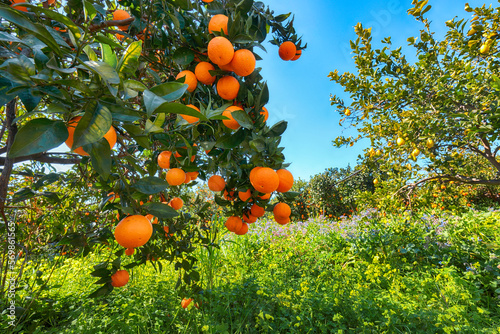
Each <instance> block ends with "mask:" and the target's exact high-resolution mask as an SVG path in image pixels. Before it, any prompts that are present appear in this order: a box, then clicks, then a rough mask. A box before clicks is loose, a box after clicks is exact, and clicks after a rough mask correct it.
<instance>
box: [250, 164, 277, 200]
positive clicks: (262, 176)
mask: <svg viewBox="0 0 500 334" xmlns="http://www.w3.org/2000/svg"><path fill="white" fill-rule="evenodd" d="M250 183H251V184H252V186H253V187H254V188H255V189H256V190H257V191H259V192H261V193H266V194H267V193H272V192H273V191H275V190H276V189H277V188H278V186H279V183H280V179H279V176H278V174H276V172H275V171H274V170H273V169H271V168H269V167H262V168H259V169H258V170H256V171H255V172H253V173H252V172H250Z"/></svg>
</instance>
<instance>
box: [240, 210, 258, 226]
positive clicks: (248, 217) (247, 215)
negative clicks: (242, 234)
mask: <svg viewBox="0 0 500 334" xmlns="http://www.w3.org/2000/svg"><path fill="white" fill-rule="evenodd" d="M243 220H244V221H245V222H246V223H247V224H253V223H255V222H256V221H257V217H255V216H254V215H252V214H250V213H249V212H247V213H245V214H244V215H243Z"/></svg>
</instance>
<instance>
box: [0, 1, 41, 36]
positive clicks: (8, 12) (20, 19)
mask: <svg viewBox="0 0 500 334" xmlns="http://www.w3.org/2000/svg"><path fill="white" fill-rule="evenodd" d="M0 17H1V18H2V19H4V20H7V21H9V22H12V23H14V24H15V25H16V26H18V27H20V28H23V29H24V30H28V31H36V27H35V25H34V24H33V23H32V22H31V21H30V20H28V19H27V17H26V16H25V15H23V14H21V13H19V11H18V10H16V9H13V8H11V7H7V6H3V7H0Z"/></svg>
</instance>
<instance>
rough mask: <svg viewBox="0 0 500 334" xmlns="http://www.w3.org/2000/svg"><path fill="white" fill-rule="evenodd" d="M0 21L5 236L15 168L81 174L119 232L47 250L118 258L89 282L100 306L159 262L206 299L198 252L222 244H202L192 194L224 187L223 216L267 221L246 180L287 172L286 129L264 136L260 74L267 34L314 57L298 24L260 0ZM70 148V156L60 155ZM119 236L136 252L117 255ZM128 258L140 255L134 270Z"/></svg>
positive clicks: (43, 10) (124, 5)
mask: <svg viewBox="0 0 500 334" xmlns="http://www.w3.org/2000/svg"><path fill="white" fill-rule="evenodd" d="M9 5H10V6H9ZM215 16H217V22H214V25H210V21H211V18H212V17H215ZM0 18H1V19H0V20H1V23H2V25H1V27H0V29H1V30H0V51H1V52H0V105H1V106H2V107H1V110H2V120H3V123H2V124H3V128H2V144H3V147H2V148H1V151H2V152H3V153H7V156H6V157H5V158H2V159H1V163H2V165H3V171H2V174H1V175H0V213H1V216H2V218H3V221H4V224H2V226H1V229H2V232H3V235H4V236H6V235H7V232H8V230H9V228H10V223H11V221H12V219H9V218H7V217H8V216H9V213H11V211H9V210H11V207H10V206H8V205H6V203H7V204H8V203H9V201H11V198H10V197H9V195H8V186H9V179H10V176H11V174H12V171H13V168H14V166H15V164H16V163H19V162H23V161H40V162H46V163H58V164H76V166H77V167H78V168H77V169H76V170H78V173H79V176H78V177H80V181H81V182H80V185H82V186H83V188H84V187H85V186H86V187H92V189H93V190H98V191H99V192H100V194H101V198H102V200H101V203H100V204H99V205H98V206H97V208H96V209H97V210H100V211H102V212H107V213H109V212H115V213H117V215H118V217H119V219H120V220H122V221H121V222H120V229H116V228H115V223H113V222H112V221H111V220H110V221H107V222H105V223H104V224H101V223H99V224H95V228H94V230H93V231H86V232H91V233H92V238H93V240H94V241H95V242H92V243H90V242H89V240H88V236H89V235H88V234H85V235H83V234H82V233H80V232H79V231H78V230H76V231H72V233H70V234H69V233H68V234H65V233H61V235H62V238H59V239H57V240H51V242H58V245H66V246H67V247H68V248H71V247H72V248H76V250H78V251H81V250H82V249H84V250H85V252H88V251H90V250H91V249H92V246H93V245H95V244H103V243H104V244H107V245H110V246H111V247H112V249H113V251H114V254H115V257H114V259H112V258H111V257H110V259H109V260H108V261H106V262H103V263H101V264H100V265H98V266H96V267H95V268H94V269H95V270H94V271H93V272H92V275H93V276H96V277H98V278H99V279H98V282H97V283H100V284H101V287H100V288H99V289H98V290H97V291H95V292H94V293H93V294H92V295H93V296H99V295H103V294H106V293H109V292H110V291H111V290H112V289H113V285H112V279H111V277H112V275H113V274H115V273H116V272H117V271H118V270H122V269H123V268H124V269H130V268H133V267H135V266H138V265H141V264H144V263H146V262H147V261H154V260H157V259H166V260H169V261H171V262H175V268H176V269H178V270H179V281H178V285H180V284H181V283H182V281H184V282H185V283H186V284H187V285H188V286H191V287H192V289H193V290H197V289H199V287H198V285H197V284H196V281H197V280H199V274H198V273H197V272H196V270H195V269H194V263H195V261H196V259H195V257H194V256H192V252H193V250H194V249H195V248H196V247H197V246H200V245H201V246H206V247H208V245H210V244H212V242H213V240H210V239H208V238H207V237H206V236H207V234H205V233H204V229H205V228H206V226H205V225H204V221H205V220H206V219H207V214H206V213H205V210H206V208H207V206H208V205H209V203H205V202H206V201H205V198H203V196H201V197H200V196H198V197H197V198H194V199H190V198H188V197H190V196H191V195H196V192H193V191H187V188H190V187H193V185H195V184H196V182H197V181H195V180H200V179H201V180H207V179H208V178H209V177H210V176H211V175H215V174H217V175H221V176H222V177H223V178H224V181H225V188H224V189H223V191H220V192H217V193H216V194H215V201H216V203H217V204H219V205H220V206H221V207H223V209H224V211H225V213H226V215H227V216H237V217H243V218H245V217H246V218H255V217H251V214H250V209H251V207H252V205H254V204H257V205H258V206H260V207H261V208H266V207H267V209H268V210H269V211H272V205H271V203H270V202H269V197H270V195H271V194H269V193H268V194H263V193H259V192H258V190H256V189H255V188H254V187H253V186H252V184H251V182H250V177H249V176H250V171H252V170H253V169H254V168H255V167H265V168H270V170H272V171H273V172H272V173H275V172H274V170H279V169H283V168H285V167H286V166H287V165H286V164H285V161H284V156H283V154H282V151H283V148H282V147H280V146H279V144H280V139H281V137H280V136H281V134H282V133H283V132H284V131H285V129H286V126H287V124H286V122H285V121H281V122H279V123H277V124H275V125H274V126H272V127H269V126H268V125H267V123H266V120H267V116H268V111H267V109H265V107H264V105H265V104H266V103H267V101H268V99H269V90H268V87H267V85H266V83H265V81H264V80H263V78H262V76H261V75H260V71H259V68H258V67H255V66H256V60H259V59H260V57H259V56H258V54H257V53H256V52H257V51H258V50H262V51H265V48H264V46H263V44H262V43H263V42H264V41H265V40H266V38H267V37H268V34H269V32H272V33H273V38H272V40H271V43H272V44H275V45H281V44H282V43H284V42H292V43H293V44H295V51H294V52H295V53H296V54H295V56H294V57H293V59H291V60H296V59H298V58H299V57H300V55H301V53H302V49H304V48H305V46H302V45H301V41H300V38H298V37H297V35H296V33H295V30H294V28H293V19H291V18H290V14H283V15H277V16H275V15H274V13H273V12H272V11H271V10H270V9H269V8H267V7H266V6H265V4H264V3H263V2H260V1H253V0H243V1H239V0H238V1H236V0H214V1H212V2H209V3H205V2H202V1H188V0H167V1H153V2H148V3H143V2H141V1H137V0H133V1H129V0H125V1H122V2H120V3H119V4H117V3H114V2H110V1H106V2H105V3H102V2H97V1H86V2H81V1H75V0H69V1H68V2H67V3H64V5H62V4H61V3H59V2H53V1H52V2H51V1H49V2H42V3H30V2H29V1H28V2H26V3H22V6H20V5H19V4H10V3H8V1H6V0H2V3H1V4H0ZM209 26H211V27H214V28H211V29H209ZM209 30H210V31H209ZM276 56H278V52H277V50H276ZM64 143H66V145H68V147H69V148H70V149H71V152H67V153H54V151H53V149H54V148H56V147H59V145H61V144H64ZM115 143H116V144H115ZM162 152H166V153H162ZM159 156H160V158H159ZM159 164H160V166H161V167H160V166H159ZM263 170H266V171H267V169H263ZM272 173H271V174H272ZM261 174H262V173H261ZM276 175H278V174H276ZM267 177H268V175H267V174H266V176H265V177H264V176H263V177H261V179H258V180H257V181H255V182H257V183H258V182H260V183H262V182H264V183H265V182H266V178H267ZM277 177H278V176H274V175H273V177H272V178H273V182H275V181H276V178H277ZM278 179H279V180H280V181H279V182H281V181H282V180H281V179H280V178H279V177H278ZM283 182H284V181H283ZM289 182H290V178H288V179H287V180H286V183H287V185H288V183H289ZM260 183H259V184H260ZM278 186H280V189H284V188H283V187H281V185H277V186H276V189H277V188H278ZM290 187H291V184H290ZM285 188H287V190H286V191H284V192H279V193H278V194H277V196H274V197H273V198H276V199H278V201H280V202H284V201H287V200H289V199H291V198H293V197H294V196H295V195H296V194H294V193H293V192H290V191H288V186H287V187H285ZM265 189H269V191H272V192H274V191H275V188H273V189H270V188H269V187H265ZM23 191H25V192H26V193H29V191H30V190H29V189H23ZM224 193H226V196H223V194H224ZM239 193H244V194H246V197H244V199H242V197H239V198H238V196H237V195H238V194H239ZM235 194H236V195H235ZM231 195H233V196H231ZM14 196H17V198H18V199H19V196H20V195H19V194H18V193H16V194H14ZM174 197H178V198H180V199H182V201H180V200H178V199H176V201H177V203H182V202H183V203H193V206H194V207H191V208H190V209H189V211H184V210H183V209H182V208H180V209H179V207H178V206H177V209H178V210H175V209H174V208H172V207H171V206H170V205H169V203H171V202H170V201H171V200H172V199H173V198H174ZM61 200H63V199H61ZM147 215H149V216H147ZM103 216H104V215H101V217H103ZM144 216H147V218H148V219H149V220H150V222H151V223H152V230H151V231H150V230H149V227H147V224H145V223H144V220H143V219H142V218H141V217H144ZM126 217H132V219H126V220H125V218H126ZM251 220H252V219H250V221H251ZM131 221H132V222H136V223H137V224H135V223H131ZM201 222H203V224H202V223H201ZM243 225H244V226H246V227H247V225H246V223H243ZM63 230H64V231H66V229H63ZM113 230H115V237H116V239H117V240H116V241H118V242H119V243H121V244H122V245H123V246H124V247H128V249H127V250H125V248H123V247H120V246H118V245H117V244H116V242H115V240H114V238H113V234H112V233H110V232H112V231H113ZM117 231H119V232H117ZM124 231H125V232H124ZM236 232H240V233H238V234H242V233H243V232H241V231H236ZM131 234H132V236H131ZM145 239H146V240H145ZM144 240H145V241H146V242H143V241H144ZM22 242H23V240H16V243H17V244H22ZM130 245H132V246H131V247H135V246H137V247H138V248H137V249H133V248H130V247H129V246H130ZM3 251H4V253H3V256H4V259H5V258H6V257H10V256H11V250H10V249H8V247H7V245H6V246H5V247H4V249H3ZM85 252H84V253H85ZM124 253H125V254H127V255H131V258H125V259H126V260H125V261H126V264H122V263H121V259H122V258H123V254H124ZM5 263H7V262H2V266H3V267H2V272H3V273H4V272H6V271H7V269H8V268H7V266H6V265H5ZM153 263H154V262H153ZM157 263H158V266H160V269H161V264H160V262H157ZM4 282H5V280H3V283H4ZM2 291H3V289H2Z"/></svg>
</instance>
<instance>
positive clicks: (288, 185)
mask: <svg viewBox="0 0 500 334" xmlns="http://www.w3.org/2000/svg"><path fill="white" fill-rule="evenodd" d="M276 174H278V177H279V179H280V184H279V186H278V189H276V190H277V191H279V192H280V193H286V192H287V191H289V190H290V189H292V186H293V175H292V173H290V172H289V171H287V170H286V169H278V170H277V171H276Z"/></svg>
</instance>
